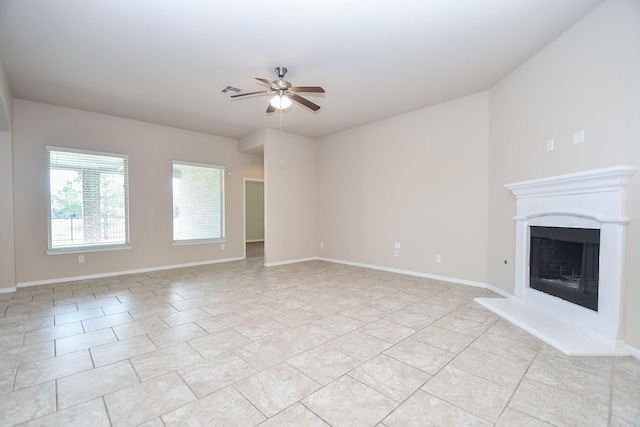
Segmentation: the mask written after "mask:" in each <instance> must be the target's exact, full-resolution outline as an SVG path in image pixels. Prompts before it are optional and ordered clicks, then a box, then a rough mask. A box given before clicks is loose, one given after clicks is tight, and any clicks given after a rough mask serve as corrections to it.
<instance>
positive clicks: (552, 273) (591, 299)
mask: <svg viewBox="0 0 640 427" xmlns="http://www.w3.org/2000/svg"><path fill="white" fill-rule="evenodd" d="M529 234H530V235H531V245H530V248H529V253H530V256H529V287H530V288H533V289H536V290H538V291H541V292H544V293H547V294H549V295H553V296H555V297H558V298H562V299H563V300H565V301H568V302H570V303H573V304H577V305H580V306H582V307H585V308H588V309H589V310H594V311H598V274H599V269H598V264H599V256H600V230H596V229H592V228H564V227H536V226H532V227H530V233H529Z"/></svg>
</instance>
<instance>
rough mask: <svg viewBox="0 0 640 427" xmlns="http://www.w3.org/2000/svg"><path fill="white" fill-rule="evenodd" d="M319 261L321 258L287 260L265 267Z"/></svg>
mask: <svg viewBox="0 0 640 427" xmlns="http://www.w3.org/2000/svg"><path fill="white" fill-rule="evenodd" d="M318 259H319V258H317V257H310V258H300V259H290V260H287V261H278V262H270V263H265V264H264V266H265V267H276V266H278V265H287V264H297V263H299V262H307V261H316V260H318Z"/></svg>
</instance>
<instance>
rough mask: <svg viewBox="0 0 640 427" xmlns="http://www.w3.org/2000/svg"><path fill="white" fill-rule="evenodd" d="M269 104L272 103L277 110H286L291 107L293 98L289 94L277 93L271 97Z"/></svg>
mask: <svg viewBox="0 0 640 427" xmlns="http://www.w3.org/2000/svg"><path fill="white" fill-rule="evenodd" d="M269 104H271V106H272V107H273V108H275V109H276V110H286V109H287V108H289V107H291V98H289V97H288V96H287V95H276V96H274V97H273V98H271V101H269Z"/></svg>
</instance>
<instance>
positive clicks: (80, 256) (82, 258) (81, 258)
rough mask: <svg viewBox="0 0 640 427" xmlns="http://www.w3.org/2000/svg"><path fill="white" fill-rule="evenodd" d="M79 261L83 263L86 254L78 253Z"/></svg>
mask: <svg viewBox="0 0 640 427" xmlns="http://www.w3.org/2000/svg"><path fill="white" fill-rule="evenodd" d="M78 262H79V263H81V264H82V263H83V262H84V255H78Z"/></svg>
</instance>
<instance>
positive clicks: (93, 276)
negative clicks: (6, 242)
mask: <svg viewBox="0 0 640 427" xmlns="http://www.w3.org/2000/svg"><path fill="white" fill-rule="evenodd" d="M242 260H244V258H242V257H235V258H223V259H215V260H209V261H199V262H190V263H186V264H174V265H162V266H156V267H149V268H139V269H136V270H126V271H114V272H111V273H99V274H90V275H86V276H74V277H61V278H57V279H45V280H34V281H31V282H20V283H17V287H18V288H27V287H29V286H40V285H49V284H52V283H63V282H74V281H77V280H90V279H101V278H103V277H113V276H123V275H127V274H139V273H149V272H153V271H162V270H171V269H174V268H186V267H197V266H200V265H209V264H219V263H223V262H231V261H242Z"/></svg>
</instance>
